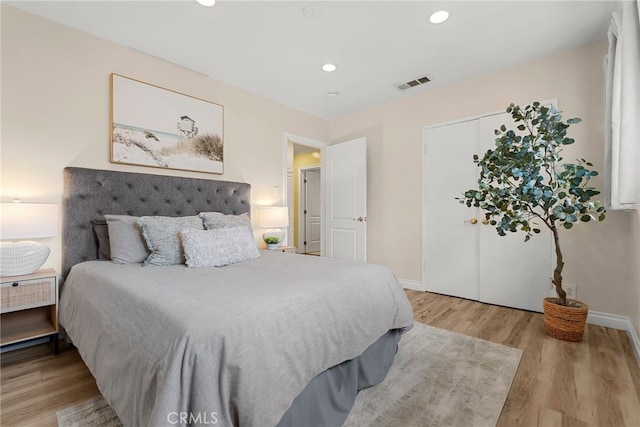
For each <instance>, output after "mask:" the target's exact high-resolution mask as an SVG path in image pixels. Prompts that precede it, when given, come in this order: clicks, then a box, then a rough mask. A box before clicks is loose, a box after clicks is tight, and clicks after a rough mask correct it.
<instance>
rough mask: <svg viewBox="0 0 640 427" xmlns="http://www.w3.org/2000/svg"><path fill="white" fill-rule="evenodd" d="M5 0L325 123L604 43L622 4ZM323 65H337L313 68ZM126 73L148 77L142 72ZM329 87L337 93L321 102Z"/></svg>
mask: <svg viewBox="0 0 640 427" xmlns="http://www.w3.org/2000/svg"><path fill="white" fill-rule="evenodd" d="M6 3H8V4H10V5H12V6H15V7H17V8H20V9H23V10H25V11H28V12H31V13H34V14H37V15H40V16H43V17H46V18H49V19H51V20H54V21H57V22H60V23H62V24H65V25H68V26H70V27H73V28H77V29H79V30H81V31H85V32H87V33H90V34H93V35H96V36H98V37H101V38H104V39H107V40H111V41H113V42H116V43H118V44H121V45H124V46H129V47H131V48H134V49H137V50H140V51H142V52H146V53H148V54H151V55H154V56H157V57H159V58H162V59H165V60H167V61H170V62H173V63H176V64H180V65H182V66H184V67H186V68H189V69H192V70H195V71H197V72H200V73H203V74H206V75H207V76H210V77H212V78H214V79H216V80H220V81H223V82H225V83H228V84H231V85H233V86H236V87H238V88H242V89H245V90H247V91H250V92H253V93H256V94H259V95H261V96H264V97H266V98H269V99H272V100H275V101H278V102H280V103H283V104H286V105H289V106H291V107H294V108H297V109H299V110H303V111H306V112H309V113H312V114H314V115H317V116H319V117H323V118H327V119H332V118H337V117H341V116H344V115H347V114H350V113H353V112H357V111H360V110H364V109H367V108H370V107H374V106H377V105H381V104H384V103H388V102H391V101H394V100H398V99H401V98H403V97H408V96H412V95H414V94H416V93H421V92H424V91H428V90H430V88H431V89H432V88H436V87H440V86H444V85H448V84H451V83H454V82H456V81H460V80H463V79H468V78H471V77H474V76H478V75H483V74H487V73H491V72H493V71H495V70H498V69H501V68H505V67H509V66H513V65H516V64H520V63H524V62H526V61H529V60H532V59H535V58H538V57H542V56H545V55H549V54H553V53H557V52H561V51H563V50H567V49H571V48H574V47H578V46H581V45H584V44H588V43H591V42H594V41H598V40H606V35H607V28H608V26H609V22H610V17H611V13H612V12H613V10H615V9H616V8H617V7H619V4H620V3H619V2H618V1H614V0H609V1H606V0H605V1H593V0H592V1H571V0H565V1H541V0H528V1H514V0H512V1H279V2H277V1H264V0H263V1H239V0H218V2H217V4H216V5H215V6H214V7H210V8H207V7H204V6H201V5H199V4H198V3H196V1H195V0H180V1H148V0H147V1H57V0H54V1H51V0H49V1H16V2H11V1H9V2H6ZM308 6H310V7H308ZM305 7H307V8H306V9H305ZM439 9H446V10H448V11H449V13H450V18H449V20H448V21H446V22H445V23H443V24H440V25H433V24H430V23H428V22H427V21H428V17H429V15H430V13H431V12H434V11H436V10H439ZM305 12H306V14H305ZM327 62H331V63H334V64H335V65H337V67H338V68H337V70H336V71H334V72H333V73H326V72H324V71H322V69H321V67H322V65H323V64H325V63H327ZM424 75H427V76H429V77H430V78H431V82H429V83H427V84H425V85H421V86H417V87H414V88H411V89H409V90H406V91H399V90H398V89H397V88H396V87H395V86H394V85H396V84H398V83H403V82H407V81H409V80H413V79H415V78H417V77H422V76H424ZM135 77H137V78H141V79H144V80H146V81H150V82H151V83H152V82H153V76H152V75H149V76H135ZM329 92H338V93H339V96H337V97H334V98H330V97H328V95H327V94H328V93H329ZM194 95H197V94H194Z"/></svg>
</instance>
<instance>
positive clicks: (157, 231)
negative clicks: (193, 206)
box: [140, 216, 203, 265]
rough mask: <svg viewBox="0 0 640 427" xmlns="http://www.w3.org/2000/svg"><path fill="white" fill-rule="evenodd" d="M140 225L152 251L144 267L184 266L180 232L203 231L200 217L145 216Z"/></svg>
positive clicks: (141, 218)
mask: <svg viewBox="0 0 640 427" xmlns="http://www.w3.org/2000/svg"><path fill="white" fill-rule="evenodd" d="M140 225H141V226H142V235H143V236H144V239H145V241H146V242H147V247H148V248H149V250H150V251H151V254H150V255H149V256H148V257H147V259H146V260H145V261H144V265H176V264H184V253H183V251H182V244H181V242H180V231H181V230H184V229H190V228H192V229H195V230H203V225H202V220H201V219H200V217H199V216H181V217H168V216H143V217H140Z"/></svg>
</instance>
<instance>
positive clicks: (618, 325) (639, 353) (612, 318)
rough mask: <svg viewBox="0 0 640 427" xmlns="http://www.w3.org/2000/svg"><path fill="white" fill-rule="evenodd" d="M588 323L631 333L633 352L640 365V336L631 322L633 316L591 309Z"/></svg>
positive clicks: (630, 339)
mask: <svg viewBox="0 0 640 427" xmlns="http://www.w3.org/2000/svg"><path fill="white" fill-rule="evenodd" d="M587 323H590V324H592V325H598V326H604V327H607V328H613V329H620V330H622V331H626V332H627V335H629V341H630V342H631V347H632V348H633V354H634V355H635V356H636V362H638V366H640V338H638V333H637V332H636V330H635V328H634V327H633V323H631V318H629V317H628V316H619V315H617V314H609V313H601V312H599V311H592V310H589V317H588V318H587Z"/></svg>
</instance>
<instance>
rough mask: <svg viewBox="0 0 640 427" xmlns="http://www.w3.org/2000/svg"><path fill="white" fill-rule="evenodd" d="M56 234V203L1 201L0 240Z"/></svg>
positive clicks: (37, 237)
mask: <svg viewBox="0 0 640 427" xmlns="http://www.w3.org/2000/svg"><path fill="white" fill-rule="evenodd" d="M57 235H58V205H57V204H50V203H2V206H1V210H0V240H18V239H39V238H43V237H54V236H57Z"/></svg>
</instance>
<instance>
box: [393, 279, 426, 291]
mask: <svg viewBox="0 0 640 427" xmlns="http://www.w3.org/2000/svg"><path fill="white" fill-rule="evenodd" d="M398 282H400V284H401V285H402V287H403V288H405V289H412V290H414V291H425V289H424V285H423V284H422V282H418V281H417V280H409V279H398Z"/></svg>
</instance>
